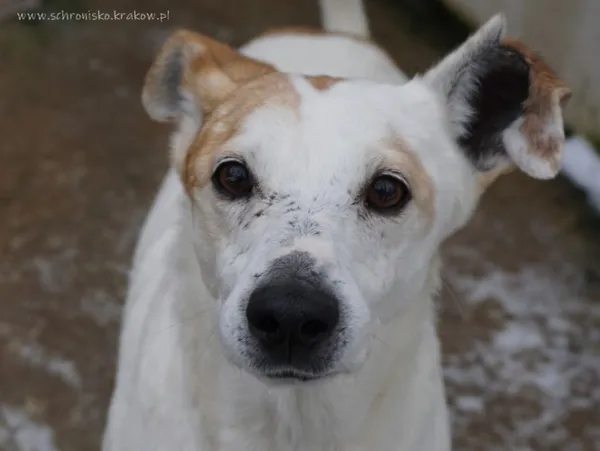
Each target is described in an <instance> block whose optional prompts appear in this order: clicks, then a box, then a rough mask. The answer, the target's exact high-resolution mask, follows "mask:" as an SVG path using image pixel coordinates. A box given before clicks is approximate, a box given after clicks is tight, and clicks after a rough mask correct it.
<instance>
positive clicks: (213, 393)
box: [103, 0, 569, 451]
mask: <svg viewBox="0 0 600 451" xmlns="http://www.w3.org/2000/svg"><path fill="white" fill-rule="evenodd" d="M321 7H322V12H323V21H324V24H325V29H326V31H324V32H319V31H308V30H289V29H288V30H282V31H280V32H271V33H268V34H266V35H264V36H261V37H258V38H257V39H255V40H253V41H252V42H250V43H249V44H247V45H246V46H245V47H243V48H242V49H241V50H240V52H239V53H238V52H237V51H236V50H233V49H232V48H230V47H228V46H227V45H225V44H222V43H218V42H215V41H214V40H212V39H210V38H208V37H206V36H202V35H199V34H196V33H193V32H189V31H180V32H177V33H175V34H174V35H173V36H172V37H171V38H170V39H169V40H168V41H167V42H166V43H165V44H164V46H163V48H162V50H161V52H160V54H159V55H158V57H157V59H156V61H155V63H154V65H153V66H152V68H151V69H150V71H149V73H148V76H147V79H146V84H145V87H144V92H143V103H144V106H145V108H146V110H147V112H148V114H149V115H150V116H151V117H152V118H154V119H156V120H158V121H172V122H174V123H175V124H177V131H176V133H175V134H174V136H173V140H172V150H171V151H172V153H171V161H172V166H173V169H172V171H171V172H170V173H169V174H168V176H167V178H166V180H165V182H164V184H163V186H162V189H161V190H160V193H159V195H158V198H157V199H156V202H155V204H154V207H153V209H152V211H151V213H150V215H149V217H148V220H147V222H146V225H145V227H144V229H143V232H142V236H141V239H140V241H139V244H138V247H137V251H136V254H135V258H134V264H133V272H132V275H131V285H130V291H129V295H128V299H127V304H126V307H125V314H124V318H123V329H122V335H121V348H120V355H119V370H118V374H117V381H116V389H115V393H114V396H113V399H112V404H111V407H110V412H109V418H108V426H107V430H106V434H105V437H104V448H103V449H104V451H152V450H157V451H334V450H336V451H409V450H410V451H443V450H449V449H450V447H451V437H450V432H449V421H448V412H447V407H446V400H445V393H444V386H443V381H442V372H441V366H440V351H439V344H438V338H437V336H436V330H435V329H436V316H435V311H434V306H433V301H432V297H433V296H434V294H435V291H436V289H437V288H438V282H439V265H438V249H439V246H440V244H441V243H442V242H443V241H444V240H445V239H446V238H447V237H448V236H449V235H451V234H452V233H453V232H455V231H456V230H457V229H458V228H460V227H462V226H463V225H464V224H465V223H466V222H467V220H468V219H469V217H470V216H471V214H472V211H473V208H474V207H475V205H476V203H477V200H478V198H479V197H480V195H481V193H482V192H483V190H484V189H485V187H486V186H487V185H489V183H491V182H492V181H493V180H494V179H495V178H496V177H497V176H498V175H500V174H501V173H504V172H506V171H508V170H509V169H511V168H513V167H517V168H520V169H521V170H523V171H524V172H526V173H527V174H529V175H531V176H533V177H536V178H539V179H546V178H551V177H553V176H554V175H556V173H557V171H558V170H559V162H560V159H561V149H562V144H563V140H564V135H563V120H562V111H561V105H562V104H564V101H565V100H566V99H567V98H568V96H569V89H568V88H567V87H566V85H565V84H564V83H563V82H562V81H561V80H560V79H558V78H557V77H556V76H555V75H554V74H553V73H552V71H551V70H550V69H549V68H548V67H547V66H546V65H545V64H544V63H543V62H542V61H541V60H540V59H539V58H537V57H536V56H535V55H534V54H533V53H531V52H530V51H529V50H527V49H526V48H525V47H524V46H523V45H522V44H521V43H519V42H518V41H516V40H513V39H508V38H505V37H504V20H503V18H502V17H500V16H498V17H495V18H493V19H492V20H490V22H488V23H487V24H486V25H485V26H484V27H482V28H481V29H480V30H479V31H478V32H477V33H476V34H475V35H474V36H473V37H471V38H470V39H469V40H468V41H467V42H466V43H465V44H464V45H463V46H461V47H460V48H459V49H457V50H456V51H455V52H453V53H452V54H450V55H449V56H448V57H446V58H445V59H444V60H442V61H441V62H440V63H439V64H438V65H436V66H435V67H433V68H432V69H431V70H430V71H429V72H427V73H425V74H423V75H422V76H418V77H415V78H414V79H412V80H410V81H409V80H407V79H406V78H405V76H404V75H403V74H402V73H401V72H400V71H399V70H398V69H397V68H396V67H394V65H393V63H392V62H391V60H390V58H389V57H388V56H386V54H385V53H384V52H383V51H382V50H381V49H380V48H378V47H377V46H376V45H375V44H373V43H372V42H370V41H369V40H368V39H367V35H368V27H367V22H366V18H365V15H364V10H363V6H362V4H361V2H360V0H323V1H322V4H321Z"/></svg>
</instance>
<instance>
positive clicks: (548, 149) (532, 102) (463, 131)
mask: <svg viewBox="0 0 600 451" xmlns="http://www.w3.org/2000/svg"><path fill="white" fill-rule="evenodd" d="M423 79H424V80H425V81H426V82H427V83H429V84H430V86H433V88H434V89H435V90H436V91H438V92H439V93H440V94H441V95H442V97H443V99H444V101H445V102H446V105H447V111H448V118H449V121H450V124H451V129H452V133H453V134H454V136H455V138H456V140H457V142H458V144H459V145H460V147H461V148H462V149H463V150H464V152H465V154H466V156H467V157H468V158H469V160H470V161H471V162H472V163H473V165H474V167H475V168H476V169H477V170H478V171H481V174H480V176H481V179H482V183H484V184H489V183H490V182H491V181H492V180H493V179H494V178H495V177H496V176H497V175H500V174H501V173H504V172H507V171H508V170H510V169H511V166H514V165H516V166H517V167H519V168H520V169H521V170H522V171H524V172H526V173H527V174H529V175H530V176H532V177H535V178H538V179H548V178H552V177H554V176H555V175H556V174H557V173H558V171H559V169H560V160H561V154H562V145H563V142H564V129H563V118H562V107H563V106H564V104H565V103H566V101H567V100H568V98H569V97H570V94H571V91H570V90H569V88H568V87H567V85H566V84H565V83H564V82H563V81H562V80H561V79H559V78H558V77H557V76H556V75H555V74H554V72H553V71H552V70H551V69H550V68H549V67H548V66H547V65H546V64H545V63H544V62H543V61H542V60H541V59H540V58H539V57H537V56H536V55H535V54H534V53H533V52H531V51H530V50H529V49H527V48H526V47H525V46H524V45H523V44H522V43H520V42H519V41H517V40H515V39H510V38H506V37H505V24H504V17H503V16H502V15H497V16H495V17H494V18H492V19H491V20H490V21H489V22H488V23H486V24H485V25H484V26H483V27H482V28H481V29H480V30H479V31H478V32H476V33H475V34H474V35H473V36H471V37H470V38H469V39H468V40H467V41H466V42H465V43H464V44H463V45H462V46H460V47H459V48H458V49H457V50H455V51H454V52H452V53H451V54H450V55H448V56H447V57H446V58H445V59H443V60H442V61H441V62H440V63H439V64H438V65H437V66H435V67H433V68H432V69H431V70H429V71H428V72H427V73H426V74H425V75H424V76H423Z"/></svg>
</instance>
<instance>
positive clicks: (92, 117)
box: [0, 0, 600, 451]
mask: <svg viewBox="0 0 600 451" xmlns="http://www.w3.org/2000/svg"><path fill="white" fill-rule="evenodd" d="M525 3H526V4H527V5H532V4H536V5H537V7H536V8H533V7H531V6H529V7H528V8H521V9H519V8H518V4H525ZM542 3H543V4H542ZM559 3H562V4H563V6H560V5H559ZM566 3H569V5H570V6H569V8H566V7H564V4H566ZM366 4H367V10H368V14H369V17H370V21H371V27H372V31H373V35H374V38H375V40H376V41H378V42H379V43H380V44H382V45H383V47H385V48H386V49H387V50H388V51H389V52H390V54H391V55H392V56H393V57H394V58H395V59H396V61H397V62H398V64H399V66H400V67H401V68H402V69H403V70H404V71H405V72H407V73H409V74H413V73H415V72H419V71H423V70H425V69H426V68H427V67H428V66H429V65H430V64H432V63H433V62H434V61H435V60H436V59H438V58H439V57H440V56H441V55H443V54H444V53H445V52H447V51H449V50H450V49H451V48H453V47H454V46H455V45H456V44H457V43H459V42H460V41H462V40H463V39H464V38H465V37H466V35H467V34H468V33H469V31H470V27H473V26H476V25H478V24H479V23H480V22H481V21H483V20H485V19H486V18H488V17H489V16H490V15H491V14H492V13H493V12H495V11H498V10H505V11H506V12H507V13H508V18H509V29H510V30H511V31H514V32H515V33H516V34H517V35H522V36H523V37H524V39H525V41H526V43H527V44H529V45H531V46H533V47H534V48H537V49H538V50H540V51H541V53H542V54H543V55H544V56H546V55H547V59H548V60H549V62H550V63H551V64H553V65H554V66H555V68H556V69H557V71H558V72H559V73H560V74H561V75H563V76H565V77H567V78H568V79H569V81H570V82H571V84H572V85H573V88H574V104H573V105H571V106H570V107H569V108H570V109H569V110H568V112H567V117H568V118H569V125H570V126H571V127H572V128H573V129H574V130H577V131H578V132H581V133H584V134H586V135H587V136H588V137H589V138H590V140H591V141H593V140H594V137H593V131H594V130H596V129H597V128H596V127H595V125H596V122H595V121H598V117H597V116H594V114H593V113H594V111H595V110H594V105H598V103H600V102H597V101H595V100H594V99H595V97H594V96H595V95H596V94H597V93H598V86H600V85H596V84H594V83H591V82H590V80H594V78H593V76H594V74H595V73H596V72H594V71H595V70H596V68H597V67H596V68H595V67H594V65H597V64H598V61H599V60H598V59H597V58H596V59H594V58H592V57H591V56H590V53H589V52H592V53H593V51H596V49H595V48H594V46H595V45H597V44H596V43H597V42H600V41H599V40H596V41H594V42H595V43H594V44H592V41H591V40H590V39H592V38H593V36H594V33H595V35H596V36H597V35H598V31H597V29H596V28H595V25H594V26H592V27H591V29H590V27H589V26H588V29H585V28H584V29H583V31H582V29H580V28H577V27H575V26H573V20H574V19H572V18H573V17H575V16H572V15H573V14H577V17H579V18H580V20H581V21H583V20H584V19H585V20H586V22H585V23H587V24H594V23H597V21H598V19H599V18H600V11H598V9H599V8H598V5H600V2H597V1H590V2H586V1H580V2H577V1H574V2H554V1H550V0H548V1H545V2H540V1H531V2H529V1H528V2H516V1H512V2H511V1H508V0H505V1H503V0H487V1H485V0H479V1H475V0H472V1H469V0H452V1H448V2H447V3H442V2H439V1H430V0H368V1H367V2H366ZM550 4H552V5H555V4H556V5H558V6H556V5H555V6H556V8H557V9H556V8H555V9H552V8H551V6H550ZM577 4H580V5H583V6H580V7H579V6H577ZM586 4H587V5H588V6H585V5H586ZM515 5H517V6H515ZM594 5H595V6H594ZM448 7H451V8H450V9H449V8H448ZM585 7H589V8H591V9H588V10H586V9H585ZM594 8H595V11H596V12H593V10H594ZM23 11H29V12H34V13H35V12H44V13H50V12H55V13H58V16H54V17H58V18H59V19H60V20H43V19H42V16H40V15H35V14H34V15H30V16H22V17H21V18H20V19H19V18H18V17H17V12H23ZM98 11H100V12H104V13H111V14H112V13H113V11H117V12H119V13H124V14H128V13H133V12H134V11H135V12H137V13H138V17H137V20H135V19H136V18H135V17H131V20H127V18H124V19H121V20H77V17H76V16H71V17H70V18H69V17H68V16H65V13H90V12H98ZM140 13H144V14H146V13H152V14H155V15H156V16H155V20H150V19H148V17H146V18H142V17H141V16H140V15H139V14H140ZM590 14H595V17H594V16H591V17H590ZM46 17H48V16H46ZM81 17H82V16H80V18H81ZM511 21H512V22H511ZM581 23H583V22H581ZM286 25H308V26H318V25H319V11H318V6H317V2H316V0H302V1H299V0H195V1H193V2H191V1H188V0H185V1H184V0H171V1H167V0H163V1H159V0H148V1H141V0H140V1H134V0H48V1H43V0H16V1H15V0H0V450H2V451H92V450H98V449H99V443H100V437H101V433H102V429H103V426H104V422H105V415H106V408H107V404H108V401H109V396H110V392H111V389H112V385H113V379H114V372H115V358H116V350H117V340H118V332H119V323H120V313H121V305H122V302H123V298H124V293H125V289H126V282H127V273H128V268H129V265H130V259H131V252H132V249H133V246H134V244H135V239H136V236H137V234H138V232H139V230H140V226H141V224H142V221H143V219H144V217H145V214H146V212H147V209H148V207H149V206H150V203H151V201H152V199H153V196H154V194H155V192H156V189H157V187H158V184H159V183H160V180H161V178H162V177H163V175H164V173H165V171H166V169H167V136H168V131H169V129H168V127H165V126H162V125H159V124H156V123H153V122H151V121H150V120H149V119H148V118H147V117H146V115H145V114H144V112H143V110H142V107H141V104H140V100H139V95H140V90H141V83H142V80H143V77H144V74H145V71H146V70H147V69H148V67H149V65H150V63H151V60H152V57H153V55H154V52H155V51H156V49H157V46H158V45H160V43H161V42H162V41H163V40H164V38H165V37H166V36H167V35H168V34H169V32H170V31H172V30H173V29H175V28H178V27H189V28H192V29H194V30H197V31H200V32H203V33H206V34H209V35H211V36H213V37H215V38H217V39H220V40H223V41H226V42H228V43H230V44H232V45H240V44H242V43H244V42H245V41H247V40H248V39H250V38H251V37H253V36H254V35H256V34H257V33H260V32H262V31H264V30H265V29H267V28H272V27H276V26H286ZM561 26H562V28H561ZM573 30H577V33H575V34H574V31H573ZM560 33H562V35H561V34H560ZM586 33H587V34H586ZM561 36H564V39H567V38H569V39H572V41H570V42H571V44H572V45H571V47H567V46H566V45H565V43H564V42H562V41H563V38H561ZM577 40H579V41H581V42H585V43H586V46H585V47H573V45H575V43H576V42H579V41H577ZM559 41H560V42H559ZM578 48H580V49H581V50H580V53H577V52H578V50H577V49H578ZM565 49H566V50H565ZM573 52H575V54H573ZM585 52H588V53H587V54H586V53H585ZM586 55H587V56H586ZM596 56H597V54H596ZM567 57H569V58H571V59H568V58H567ZM586 58H587V59H588V60H593V63H589V62H586V61H585V60H586ZM581 80H583V81H581ZM586 89H587V91H586ZM581 99H583V100H581ZM594 102H596V103H594ZM584 166H585V167H586V168H587V169H589V168H590V167H591V166H590V164H587V163H585V164H584ZM588 175H589V174H588ZM595 177H597V178H595ZM592 178H593V179H594V180H600V173H598V172H596V173H594V174H592ZM576 184H577V182H576ZM579 185H581V184H579ZM599 232H600V220H599V219H598V215H597V213H596V212H595V211H594V210H593V208H592V207H591V206H590V202H588V198H587V197H586V193H585V192H584V191H582V190H580V189H578V188H576V187H575V185H574V184H573V183H572V182H571V181H570V180H568V179H567V178H566V177H559V178H558V179H557V180H554V181H551V182H539V181H534V180H530V179H527V178H526V177H525V176H523V175H520V174H516V173H515V174H512V175H509V176H506V177H505V178H503V179H501V180H500V181H499V182H497V183H496V185H494V186H493V187H492V188H491V189H490V191H489V192H488V193H486V195H485V197H484V199H483V201H482V203H481V206H480V208H479V210H478V212H477V214H476V215H475V217H474V218H473V220H472V222H471V223H470V225H469V226H468V227H467V228H466V229H465V230H463V231H462V232H460V233H459V234H458V235H457V236H455V237H454V238H453V239H452V240H451V241H450V242H449V243H447V245H446V246H445V249H444V258H445V260H446V268H445V271H444V278H445V287H444V290H443V292H442V293H441V296H440V302H439V307H440V311H441V321H440V336H441V340H442V345H443V349H444V365H445V377H446V383H447V385H448V396H449V401H450V405H451V409H452V421H453V427H454V432H455V447H456V448H455V449H457V450H544V451H550V450H568V451H579V450H581V451H587V450H599V449H600V233H599Z"/></svg>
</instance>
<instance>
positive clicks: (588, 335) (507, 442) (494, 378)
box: [444, 250, 600, 451]
mask: <svg viewBox="0 0 600 451" xmlns="http://www.w3.org/2000/svg"><path fill="white" fill-rule="evenodd" d="M450 251H451V250H450ZM457 255H462V258H465V255H469V254H466V253H460V252H457ZM470 258H477V259H479V260H480V261H481V264H482V265H484V267H485V271H483V275H480V276H475V275H473V274H472V273H470V272H462V271H461V270H460V269H457V268H460V267H461V265H448V266H446V278H447V280H448V281H449V282H450V283H451V284H452V286H453V287H454V288H455V289H456V290H457V292H458V293H459V296H460V298H461V300H464V302H465V303H466V307H467V312H468V311H473V310H475V309H477V308H478V307H484V304H485V305H487V306H488V307H489V305H490V304H489V303H490V302H492V303H494V304H496V305H497V307H499V308H498V309H492V311H495V312H496V313H495V314H493V315H495V316H496V317H497V318H495V319H496V320H499V321H497V323H498V324H500V327H499V328H493V327H491V328H490V329H491V330H489V336H488V338H487V339H482V340H474V341H473V342H472V343H470V344H469V346H468V349H467V350H466V352H461V353H458V354H451V355H448V356H446V358H445V371H444V372H445V378H446V383H447V384H448V392H449V394H450V399H451V405H452V407H453V421H454V427H455V432H456V433H458V434H460V435H463V436H466V437H469V436H470V434H472V432H469V431H471V430H472V429H473V427H477V426H474V425H477V424H478V421H480V419H481V418H483V419H484V420H483V421H484V422H486V423H488V424H489V423H491V427H492V430H493V433H494V434H496V435H497V436H499V437H502V439H501V441H502V442H503V446H501V447H498V448H487V449H489V450H495V449H498V450H500V449H504V450H506V449H510V450H528V449H532V448H531V444H532V443H536V444H538V446H539V448H538V446H536V447H535V449H561V450H567V449H568V450H569V451H577V450H582V451H583V450H587V449H591V448H589V444H587V443H584V442H578V441H574V440H573V439H572V437H571V436H570V434H569V431H568V430H567V429H566V427H565V426H564V424H565V419H566V418H568V417H569V415H571V414H573V413H577V412H581V411H583V412H600V352H597V347H595V346H594V343H600V329H598V328H597V325H598V324H600V304H597V303H596V304H592V305H590V300H589V299H584V298H580V297H578V296H577V295H576V294H574V293H577V292H579V291H580V290H579V286H578V285H579V284H580V283H581V282H582V281H581V279H580V277H579V274H577V272H576V268H571V267H569V265H567V264H565V265H564V266H563V268H562V269H557V268H550V267H547V266H539V267H529V268H525V269H521V270H519V271H518V272H510V271H506V270H504V269H502V268H499V267H496V266H494V265H493V264H492V263H489V264H488V263H486V262H485V258H483V257H477V256H473V255H471V257H470ZM486 303H487V304H486ZM484 308H485V307H484ZM488 310H490V309H489V308H488ZM595 349H596V350H595ZM498 404H500V405H502V404H504V405H505V407H504V408H500V409H498V408H497V407H494V406H495V405H496V406H497V405H498ZM494 409H495V410H494ZM500 412H501V413H500ZM497 420H499V421H497ZM496 421H497V423H496ZM585 437H586V439H588V440H589V439H590V438H591V439H592V440H593V441H594V442H595V443H596V444H600V427H598V428H596V429H595V430H593V428H591V427H588V428H587V430H586V432H585ZM465 442H466V443H468V445H467V446H466V449H483V448H479V446H480V445H481V443H479V442H478V438H477V437H475V436H473V437H471V438H467V439H466V440H465ZM567 445H568V446H567ZM457 449H464V448H460V447H458V448H457ZM596 449H598V448H596Z"/></svg>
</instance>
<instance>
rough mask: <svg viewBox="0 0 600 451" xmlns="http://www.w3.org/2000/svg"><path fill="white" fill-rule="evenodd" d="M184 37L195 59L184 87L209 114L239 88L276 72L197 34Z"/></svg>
mask: <svg viewBox="0 0 600 451" xmlns="http://www.w3.org/2000/svg"><path fill="white" fill-rule="evenodd" d="M184 33H187V34H186V35H185V36H184V39H185V40H186V41H187V46H186V49H187V50H188V51H190V52H194V55H193V56H191V59H190V65H189V71H187V72H185V76H184V81H183V85H184V88H187V89H188V90H190V92H193V93H194V94H195V95H197V96H198V97H199V100H200V102H201V105H202V108H203V110H204V112H205V113H207V112H210V111H212V109H213V108H215V107H216V105H218V104H219V103H220V102H222V101H223V99H225V98H226V97H227V96H228V95H229V94H231V92H232V91H233V90H234V89H236V88H237V87H238V86H240V85H242V84H244V83H248V82H249V81H251V80H254V79H257V78H259V77H262V76H264V75H266V74H269V73H272V72H275V69H274V68H273V66H271V65H269V64H266V63H263V62H260V61H256V60H253V59H251V58H248V57H246V56H244V55H242V54H241V53H239V52H237V51H236V50H234V49H232V48H231V47H229V46H228V45H226V44H223V43H221V42H218V41H215V40H214V39H211V38H209V37H207V36H203V35H200V34H197V33H190V32H184Z"/></svg>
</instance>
